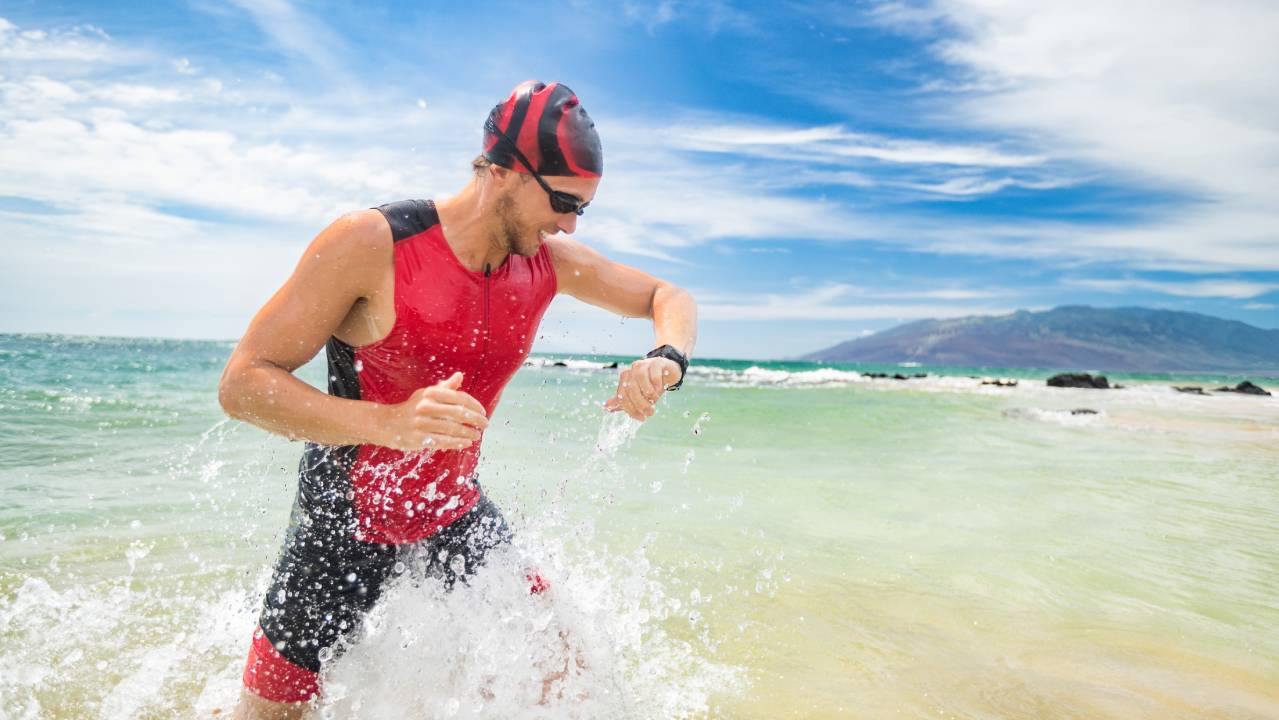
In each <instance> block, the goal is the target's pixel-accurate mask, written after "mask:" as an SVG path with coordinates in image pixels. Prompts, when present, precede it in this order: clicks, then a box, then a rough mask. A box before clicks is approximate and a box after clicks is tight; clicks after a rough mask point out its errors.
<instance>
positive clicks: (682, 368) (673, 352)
mask: <svg viewBox="0 0 1279 720" xmlns="http://www.w3.org/2000/svg"><path fill="white" fill-rule="evenodd" d="M644 357H646V358H656V357H660V358H666V359H667V360H670V361H672V362H674V363H675V364H676V365H679V380H677V381H676V382H675V384H674V385H670V386H668V387H667V388H666V389H667V390H678V389H679V388H680V386H681V385H683V384H684V376H685V375H687V374H688V356H687V355H685V354H684V353H682V352H680V351H679V349H678V348H676V347H675V346H674V345H662V346H660V347H656V348H653V349H652V350H650V351H649V352H648V354H647V355H645V356H644Z"/></svg>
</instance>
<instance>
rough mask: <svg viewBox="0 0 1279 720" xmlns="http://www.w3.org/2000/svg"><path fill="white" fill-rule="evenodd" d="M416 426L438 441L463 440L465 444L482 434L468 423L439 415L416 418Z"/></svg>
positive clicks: (477, 438) (467, 444)
mask: <svg viewBox="0 0 1279 720" xmlns="http://www.w3.org/2000/svg"><path fill="white" fill-rule="evenodd" d="M417 427H418V428H419V429H420V430H422V431H423V432H425V433H426V434H428V435H431V436H433V437H435V438H436V439H437V440H438V441H441V442H442V441H456V442H464V443H465V445H466V446H469V445H470V444H471V443H473V442H475V441H476V440H479V439H480V435H481V434H482V433H481V432H480V431H479V430H477V429H476V428H474V427H472V426H470V425H464V424H462V423H460V422H456V421H454V420H450V419H448V418H441V417H425V418H421V417H420V418H418V420H417Z"/></svg>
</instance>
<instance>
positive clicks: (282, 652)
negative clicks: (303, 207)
mask: <svg viewBox="0 0 1279 720" xmlns="http://www.w3.org/2000/svg"><path fill="white" fill-rule="evenodd" d="M483 137H484V143H483V149H482V152H481V154H480V155H479V156H478V157H476V158H475V160H474V161H472V169H473V171H474V172H473V175H472V177H471V179H470V181H469V182H468V183H467V184H466V186H465V187H463V188H462V189H461V191H460V192H458V193H457V194H456V195H454V196H453V197H451V198H449V199H447V200H443V201H441V202H439V203H436V202H433V201H431V200H403V201H400V202H393V203H389V204H386V205H382V206H380V207H377V208H374V209H369V210H361V211H356V212H351V213H348V214H346V215H344V216H342V217H340V218H338V219H337V220H336V221H335V222H333V224H331V225H329V226H328V227H327V228H325V229H324V230H323V231H322V232H321V233H320V234H319V235H318V236H317V237H316V238H315V240H314V241H312V243H311V244H310V246H309V247H308V248H307V250H306V252H305V253H303V255H302V258H301V260H300V261H299V263H298V265H297V267H296V269H295V270H294V272H293V275H292V277H290V278H289V279H288V281H286V282H285V284H284V285H283V287H281V288H280V289H279V290H278V291H277V292H276V293H275V295H274V296H273V297H272V298H271V299H270V300H269V301H268V302H267V303H266V305H265V306H264V307H263V308H262V309H261V310H260V311H259V312H258V313H257V315H255V316H254V318H253V320H252V321H251V323H250V324H249V327H248V329H247V331H246V332H245V333H244V336H243V337H242V338H241V340H240V342H239V344H238V345H237V346H236V348H235V351H234V352H233V353H232V355H231V358H230V360H229V361H228V362H227V366H226V369H225V371H224V372H223V375H222V380H221V383H220V385H219V388H218V399H219V401H220V402H221V404H222V407H223V408H224V409H225V411H226V412H227V414H228V415H230V416H231V417H234V418H237V419H240V420H244V421H246V422H249V423H252V424H254V425H257V426H259V427H261V428H264V429H266V430H268V431H270V432H274V433H277V434H280V435H284V436H286V437H288V438H290V439H298V440H304V441H306V448H305V450H304V451H303V453H302V459H301V463H300V466H299V471H298V493H297V497H296V500H295V502H294V505H293V510H292V514H291V518H290V525H289V529H288V533H287V535H286V537H285V540H284V546H283V548H282V549H281V552H280V556H279V560H278V561H277V563H276V566H275V571H274V575H273V577H272V581H271V585H270V588H269V590H268V591H267V594H266V598H265V599H264V602H263V608H262V612H261V615H260V616H259V619H258V625H257V627H256V628H255V629H254V630H253V633H252V640H251V642H250V647H249V653H248V660H247V662H246V665H245V669H244V674H243V681H244V691H243V692H242V694H241V699H240V704H239V706H238V707H237V708H236V714H235V717H237V718H300V717H303V716H304V714H305V712H306V711H307V709H308V707H310V704H311V703H312V702H313V701H314V700H315V699H316V698H318V697H319V696H320V694H321V692H322V687H321V679H320V671H321V670H322V665H323V659H327V658H330V657H332V654H333V652H334V651H335V650H337V649H338V648H340V647H341V646H340V644H339V643H340V641H343V640H346V641H350V638H351V637H352V634H353V632H354V631H355V630H356V628H357V627H358V626H359V623H360V621H361V618H362V617H363V616H364V614H365V613H367V611H368V610H369V609H370V608H371V607H372V606H373V605H374V604H375V603H376V602H377V600H378V598H379V597H380V594H381V592H382V588H383V587H384V586H385V585H386V583H387V582H388V581H389V580H391V579H392V578H393V577H394V576H395V575H396V573H397V572H402V568H404V567H405V565H406V563H404V562H402V558H404V557H405V556H406V553H410V552H418V551H420V550H422V549H426V550H428V551H429V552H427V553H424V554H422V553H419V554H418V555H416V556H417V557H431V556H439V555H442V554H446V555H447V556H448V557H451V558H454V559H455V560H456V561H455V562H450V563H441V564H440V566H439V567H436V568H434V572H436V573H437V574H438V575H439V576H441V577H442V578H443V579H444V581H445V583H446V585H447V584H452V583H455V582H459V581H461V582H465V580H466V577H467V575H468V574H469V573H471V572H473V571H474V569H475V568H476V567H477V566H479V565H481V564H482V563H483V561H484V556H485V554H486V553H487V552H489V551H490V550H492V549H493V548H495V547H497V546H500V545H502V544H503V543H507V542H509V541H510V530H509V529H508V527H507V525H506V522H505V521H504V520H503V518H502V514H501V512H500V511H499V509H498V508H497V506H496V505H494V504H493V503H492V502H491V501H490V500H489V499H488V498H487V497H486V496H485V495H484V492H483V490H482V489H481V487H480V484H479V482H478V479H477V478H476V475H475V468H476V465H477V463H478V461H479V455H480V445H481V443H482V441H483V438H484V433H485V430H486V429H487V428H488V426H489V421H490V419H491V418H492V417H493V413H494V411H495V410H496V408H497V404H498V400H499V399H500V397H501V394H502V389H503V388H504V387H505V386H506V384H507V383H508V382H509V381H510V380H511V378H512V377H513V376H514V375H515V373H516V371H517V370H519V368H520V367H521V366H522V365H523V363H524V360H525V358H526V357H527V356H528V354H529V351H530V350H531V349H532V345H533V341H534V339H536V338H537V330H538V324H539V322H540V321H541V319H542V315H543V314H544V313H545V312H546V309H547V307H548V306H549V305H550V303H551V301H552V300H553V299H554V297H555V296H556V295H557V294H560V293H566V294H568V295H572V296H573V297H576V298H578V299H580V300H582V301H584V302H587V303H590V304H592V305H596V306H599V307H602V308H605V309H607V310H610V311H612V312H614V313H617V314H618V315H622V316H626V317H642V318H649V319H651V320H652V322H653V328H654V332H655V335H656V342H655V343H654V344H655V346H656V347H655V348H654V349H653V350H652V351H650V352H648V353H647V354H646V355H645V356H644V357H643V358H640V359H637V360H635V361H634V362H632V363H631V364H630V365H629V367H626V368H625V369H624V370H623V371H622V372H621V374H620V376H619V379H618V384H617V390H616V392H615V394H614V395H613V396H611V397H609V398H608V399H607V400H606V401H605V403H604V407H605V409H607V410H609V411H611V412H624V413H626V414H627V415H629V416H630V417H632V418H634V419H635V420H639V421H643V420H645V419H647V418H649V417H651V416H652V415H653V413H654V412H655V410H656V405H657V402H658V400H659V399H660V398H661V397H662V395H663V393H665V392H667V391H668V390H673V389H675V388H678V387H679V386H680V384H681V383H682V382H683V380H684V374H685V372H686V370H687V368H688V358H689V356H690V354H691V353H692V351H693V344H694V342H695V340H696V334H697V327H696V326H697V307H696V305H695V303H694V301H693V299H692V296H690V295H689V294H688V293H687V292H686V291H684V290H682V289H680V288H678V287H676V286H674V285H672V284H671V283H668V282H665V281H663V280H660V279H658V278H655V277H653V276H651V275H649V274H647V273H644V272H642V271H640V270H638V269H636V268H633V267H629V266H627V265H623V264H621V263H617V262H614V261H612V260H610V259H608V258H606V257H605V256H603V255H602V254H600V253H599V252H597V251H596V250H594V249H592V248H590V247H588V246H587V245H585V244H583V243H581V242H579V241H577V240H574V239H572V238H571V237H569V236H570V235H572V233H573V232H574V231H575V230H576V229H577V223H578V219H579V218H581V217H583V216H584V213H585V212H586V210H587V208H588V206H589V205H590V204H591V202H592V201H593V200H594V198H595V193H596V189H597V188H598V186H599V183H600V178H601V175H602V173H603V152H602V148H601V146H600V140H599V136H598V134H597V133H596V130H595V124H594V122H592V121H591V119H590V117H589V116H588V115H587V113H586V111H585V110H584V109H583V107H582V105H581V102H580V101H579V100H578V98H577V95H576V94H574V93H573V91H572V90H570V89H569V88H568V87H566V86H564V85H563V84H560V83H550V84H545V83H541V82H535V81H528V82H525V83H521V84H520V85H518V86H517V87H516V88H515V90H514V91H512V93H511V94H510V96H509V97H508V98H507V99H506V100H505V101H503V102H501V103H499V104H498V105H497V106H496V107H494V108H493V110H492V112H490V113H489V116H488V119H487V120H486V121H485V123H484V134H483ZM321 348H323V349H324V351H325V354H326V357H327V361H328V377H329V383H328V392H327V393H324V392H320V391H319V390H316V389H315V388H312V387H311V386H309V385H307V384H306V383H305V382H303V381H302V380H300V379H298V378H297V377H295V376H294V375H293V372H294V371H295V370H297V368H299V367H301V366H302V365H304V364H305V363H306V362H308V361H309V360H311V359H312V358H313V357H314V356H315V355H316V354H317V353H318V352H319V351H320V350H321ZM435 550H439V551H443V552H430V551H435ZM397 568H398V569H399V570H397ZM529 580H530V592H534V593H538V592H542V591H543V590H545V588H546V583H545V581H544V580H543V579H542V578H541V577H538V576H536V574H531V575H530V577H529ZM247 630H248V629H247V628H246V633H247Z"/></svg>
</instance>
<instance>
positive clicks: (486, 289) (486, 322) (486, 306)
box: [480, 263, 491, 365]
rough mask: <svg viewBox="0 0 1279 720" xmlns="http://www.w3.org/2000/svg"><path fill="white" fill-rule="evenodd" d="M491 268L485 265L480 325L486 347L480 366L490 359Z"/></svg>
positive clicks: (482, 351)
mask: <svg viewBox="0 0 1279 720" xmlns="http://www.w3.org/2000/svg"><path fill="white" fill-rule="evenodd" d="M490 271H491V268H490V267H489V264H488V263H484V317H483V320H482V322H481V324H480V333H481V334H483V335H484V345H483V346H482V350H481V351H480V364H481V365H483V364H484V361H485V360H487V359H488V355H489V274H490Z"/></svg>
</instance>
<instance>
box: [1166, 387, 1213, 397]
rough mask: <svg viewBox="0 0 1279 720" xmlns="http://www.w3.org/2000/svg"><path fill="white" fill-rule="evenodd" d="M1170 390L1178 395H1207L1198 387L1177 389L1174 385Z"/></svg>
mask: <svg viewBox="0 0 1279 720" xmlns="http://www.w3.org/2000/svg"><path fill="white" fill-rule="evenodd" d="M1172 389H1173V390H1176V391H1177V392H1180V393H1190V394H1191V395H1207V394H1208V393H1206V392H1204V389H1203V388H1201V387H1199V386H1198V385H1187V386H1185V387H1178V386H1176V385H1174V386H1173V387H1172Z"/></svg>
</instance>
